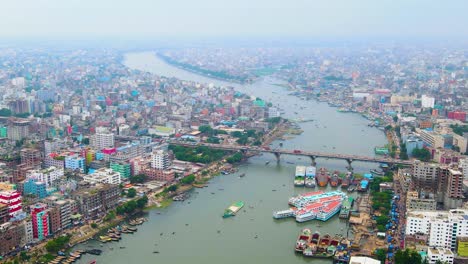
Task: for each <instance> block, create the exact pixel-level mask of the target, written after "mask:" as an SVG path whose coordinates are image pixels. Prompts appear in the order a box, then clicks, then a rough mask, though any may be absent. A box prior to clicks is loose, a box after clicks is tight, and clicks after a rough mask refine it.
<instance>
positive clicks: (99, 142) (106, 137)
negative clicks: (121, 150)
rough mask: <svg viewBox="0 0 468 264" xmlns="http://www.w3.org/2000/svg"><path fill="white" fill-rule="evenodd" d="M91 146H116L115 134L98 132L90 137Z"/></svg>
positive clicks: (103, 147) (98, 148)
mask: <svg viewBox="0 0 468 264" xmlns="http://www.w3.org/2000/svg"><path fill="white" fill-rule="evenodd" d="M90 144H91V147H92V148H93V149H95V150H101V149H105V148H113V147H114V134H112V133H96V134H94V135H92V136H91V137H90Z"/></svg>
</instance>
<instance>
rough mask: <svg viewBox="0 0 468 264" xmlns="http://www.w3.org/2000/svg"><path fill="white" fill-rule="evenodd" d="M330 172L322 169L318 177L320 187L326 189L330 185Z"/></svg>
mask: <svg viewBox="0 0 468 264" xmlns="http://www.w3.org/2000/svg"><path fill="white" fill-rule="evenodd" d="M328 178H329V175H328V171H327V169H325V168H320V170H319V173H318V175H317V184H318V185H319V186H320V187H325V186H327V184H328Z"/></svg>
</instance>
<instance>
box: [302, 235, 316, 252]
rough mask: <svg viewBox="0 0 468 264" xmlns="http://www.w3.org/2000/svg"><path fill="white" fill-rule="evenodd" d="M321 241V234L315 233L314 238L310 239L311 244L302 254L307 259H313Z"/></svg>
mask: <svg viewBox="0 0 468 264" xmlns="http://www.w3.org/2000/svg"><path fill="white" fill-rule="evenodd" d="M319 240H320V233H319V232H315V233H313V234H312V238H311V239H310V243H309V244H307V247H306V248H305V249H304V251H303V252H302V254H303V255H304V256H306V257H313V256H314V254H315V253H316V252H317V245H318V243H319Z"/></svg>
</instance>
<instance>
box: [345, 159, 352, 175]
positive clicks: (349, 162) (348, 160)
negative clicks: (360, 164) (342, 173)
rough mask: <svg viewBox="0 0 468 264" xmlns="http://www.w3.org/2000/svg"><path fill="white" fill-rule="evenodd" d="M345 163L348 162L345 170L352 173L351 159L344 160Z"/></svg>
mask: <svg viewBox="0 0 468 264" xmlns="http://www.w3.org/2000/svg"><path fill="white" fill-rule="evenodd" d="M346 162H348V167H347V169H348V170H349V171H351V172H352V171H353V167H352V166H351V163H352V162H353V160H352V159H346Z"/></svg>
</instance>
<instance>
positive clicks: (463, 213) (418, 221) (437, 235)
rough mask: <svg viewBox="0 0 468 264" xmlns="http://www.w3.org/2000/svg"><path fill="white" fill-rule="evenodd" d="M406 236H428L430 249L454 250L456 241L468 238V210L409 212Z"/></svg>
mask: <svg viewBox="0 0 468 264" xmlns="http://www.w3.org/2000/svg"><path fill="white" fill-rule="evenodd" d="M406 219H407V221H406V230H405V233H406V235H414V234H417V233H420V234H426V235H428V237H427V240H428V241H427V243H428V246H430V247H443V248H447V249H451V250H454V249H455V246H456V239H457V237H460V236H468V210H460V209H455V210H449V211H409V212H408V213H407V218H406Z"/></svg>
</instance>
